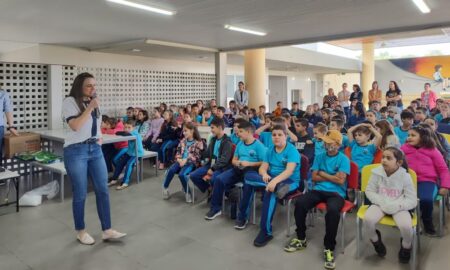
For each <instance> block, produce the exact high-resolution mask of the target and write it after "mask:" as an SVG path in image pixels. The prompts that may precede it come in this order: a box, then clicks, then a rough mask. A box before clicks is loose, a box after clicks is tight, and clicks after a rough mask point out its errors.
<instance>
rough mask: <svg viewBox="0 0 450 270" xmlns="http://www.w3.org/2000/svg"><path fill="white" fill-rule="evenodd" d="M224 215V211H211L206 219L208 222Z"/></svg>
mask: <svg viewBox="0 0 450 270" xmlns="http://www.w3.org/2000/svg"><path fill="white" fill-rule="evenodd" d="M220 215H222V211H220V210H219V211H213V210H209V212H208V213H206V216H205V219H206V220H213V219H215V218H216V217H218V216H220Z"/></svg>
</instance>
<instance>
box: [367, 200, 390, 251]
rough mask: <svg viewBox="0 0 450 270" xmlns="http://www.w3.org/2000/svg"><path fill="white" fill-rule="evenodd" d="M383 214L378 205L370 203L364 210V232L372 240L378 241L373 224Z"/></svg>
mask: <svg viewBox="0 0 450 270" xmlns="http://www.w3.org/2000/svg"><path fill="white" fill-rule="evenodd" d="M384 216H385V214H384V212H383V211H382V210H381V208H380V207H379V206H378V205H375V204H372V205H371V206H369V208H368V209H367V211H366V215H365V216H364V223H363V226H364V232H365V233H366V235H367V236H369V237H370V240H371V241H372V242H377V241H378V235H377V233H376V231H375V225H376V224H377V223H378V222H379V221H380V219H382V218H383V217H384Z"/></svg>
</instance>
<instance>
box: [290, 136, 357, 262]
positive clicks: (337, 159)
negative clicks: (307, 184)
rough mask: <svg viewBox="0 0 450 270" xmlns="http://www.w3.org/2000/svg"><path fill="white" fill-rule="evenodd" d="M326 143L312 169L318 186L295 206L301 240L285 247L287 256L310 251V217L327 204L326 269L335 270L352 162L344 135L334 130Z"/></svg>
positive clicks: (300, 198)
mask: <svg viewBox="0 0 450 270" xmlns="http://www.w3.org/2000/svg"><path fill="white" fill-rule="evenodd" d="M321 140H322V141H323V142H324V143H325V147H326V152H325V153H322V154H320V155H316V157H315V159H314V163H313V166H312V168H311V169H312V171H313V176H312V180H313V181H314V182H315V185H314V186H313V190H312V191H310V192H307V193H305V194H304V195H302V196H300V197H299V198H298V199H297V202H296V204H295V213H294V214H295V224H296V225H297V230H296V231H297V237H294V238H293V239H291V241H290V242H289V243H288V244H287V245H286V246H285V248H284V250H285V251H286V252H294V251H297V250H302V249H304V248H306V246H307V242H306V215H307V214H308V212H309V211H310V210H311V209H312V208H314V207H316V205H317V204H319V203H321V202H325V203H326V204H327V213H326V215H325V228H326V229H325V232H326V233H325V238H324V245H325V249H324V251H323V255H324V259H325V268H326V269H334V268H335V262H334V248H335V246H336V235H337V230H338V226H339V220H340V217H341V212H340V211H341V208H342V207H343V206H344V203H345V196H346V191H347V181H346V179H347V175H349V174H350V160H349V159H348V158H347V157H346V156H345V155H344V154H343V153H341V152H339V147H340V146H341V143H342V134H341V133H340V132H339V131H337V130H330V131H329V132H328V133H327V134H326V135H325V136H323V137H321Z"/></svg>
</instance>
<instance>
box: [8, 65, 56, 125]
mask: <svg viewBox="0 0 450 270" xmlns="http://www.w3.org/2000/svg"><path fill="white" fill-rule="evenodd" d="M0 83H1V84H2V89H4V90H6V91H7V92H8V93H9V95H10V97H11V101H12V103H13V107H14V109H13V110H14V112H13V115H14V125H15V126H16V127H17V128H18V129H19V130H42V129H47V128H48V115H47V114H48V111H47V65H41V64H21V63H4V62H2V63H0ZM2 117H3V116H2Z"/></svg>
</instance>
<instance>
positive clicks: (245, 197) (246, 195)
mask: <svg viewBox="0 0 450 270" xmlns="http://www.w3.org/2000/svg"><path fill="white" fill-rule="evenodd" d="M258 176H259V174H258V172H256V171H248V172H246V173H245V175H244V187H243V189H242V193H243V194H242V200H241V203H240V205H239V216H238V220H247V219H248V214H249V211H250V205H251V202H252V198H253V193H254V192H255V186H254V185H253V184H254V183H256V184H258V186H260V187H265V186H266V183H264V182H263V181H262V182H257V181H256V179H258ZM261 180H262V179H261Z"/></svg>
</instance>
